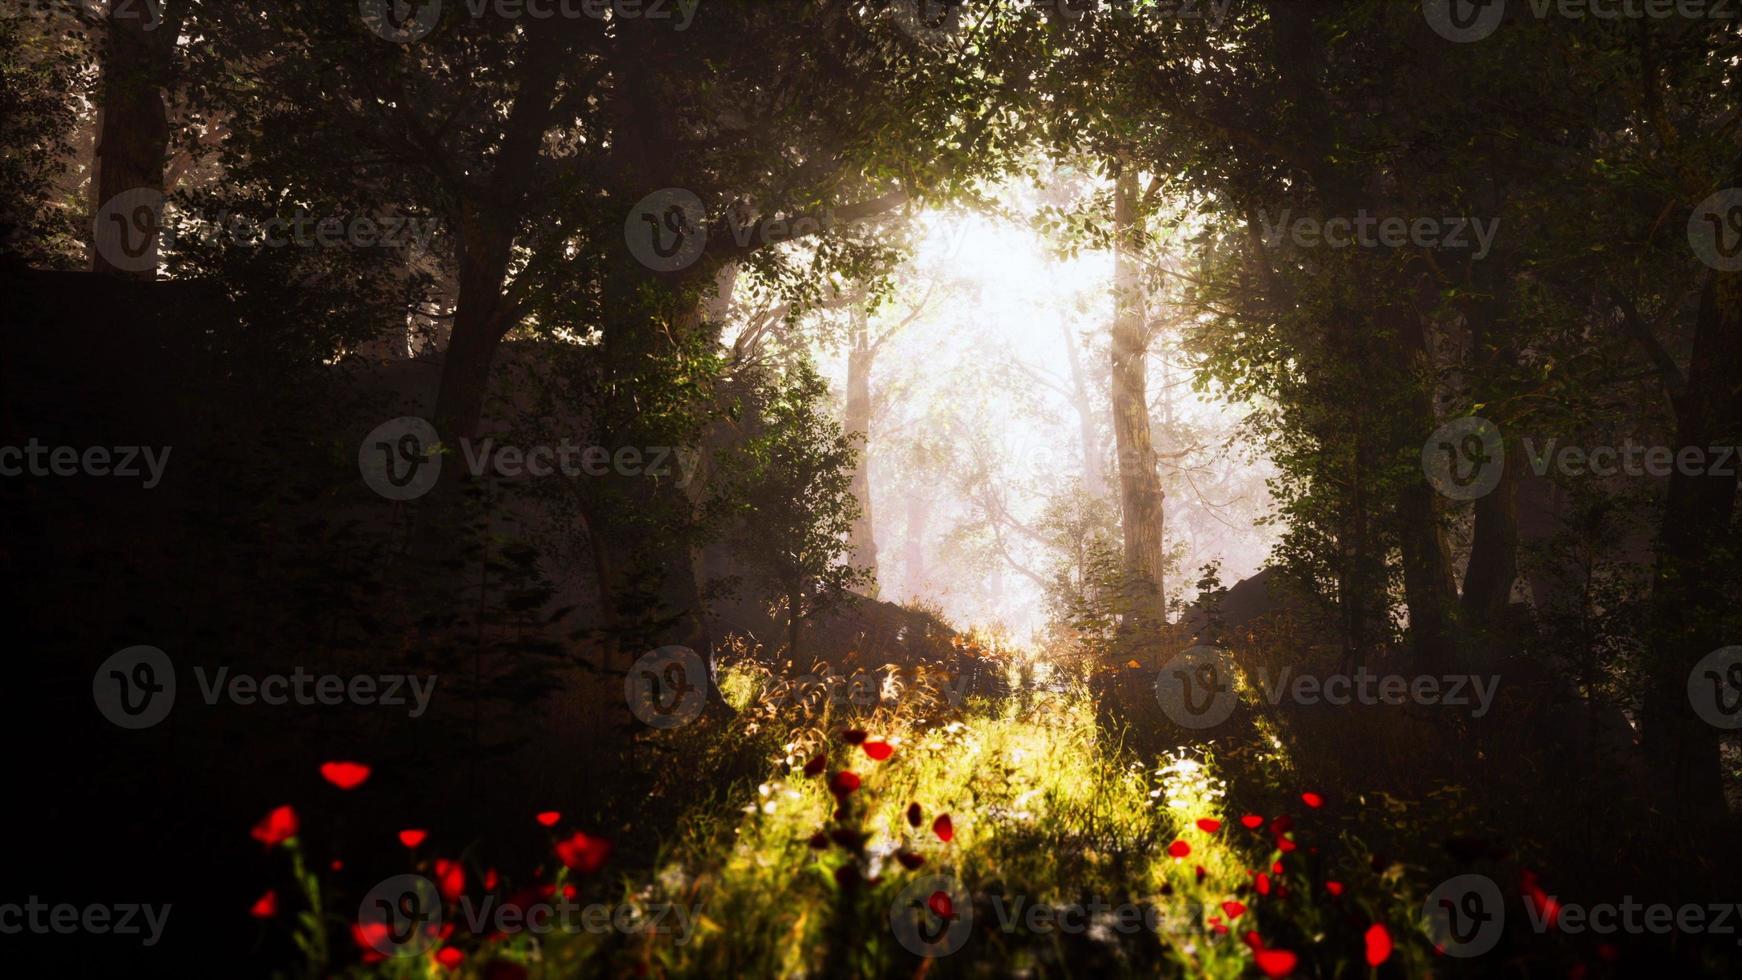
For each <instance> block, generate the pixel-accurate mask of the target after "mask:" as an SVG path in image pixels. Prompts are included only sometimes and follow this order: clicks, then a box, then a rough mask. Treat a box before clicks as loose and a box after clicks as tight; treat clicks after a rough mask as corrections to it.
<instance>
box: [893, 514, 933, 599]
mask: <svg viewBox="0 0 1742 980" xmlns="http://www.w3.org/2000/svg"><path fill="white" fill-rule="evenodd" d="M931 509H932V500H931V498H930V497H928V496H926V495H925V494H923V493H918V492H910V493H909V494H908V495H907V534H906V537H905V539H904V542H903V545H902V552H901V566H902V568H901V571H902V575H903V576H904V578H905V580H906V589H905V591H906V592H907V595H906V598H907V600H908V601H910V602H911V601H912V600H914V599H917V598H919V597H920V596H921V595H923V594H924V590H925V526H926V523H927V522H928V521H929V520H930V519H931Z"/></svg>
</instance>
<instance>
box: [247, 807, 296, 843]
mask: <svg viewBox="0 0 1742 980" xmlns="http://www.w3.org/2000/svg"><path fill="white" fill-rule="evenodd" d="M296 830H297V823H296V811H295V810H293V809H291V808H290V806H289V805H285V806H281V807H279V808H278V809H276V810H273V811H272V812H271V813H268V814H267V815H266V816H264V817H261V818H260V822H259V823H257V824H255V825H254V829H253V830H250V831H249V832H248V835H249V836H250V837H253V838H254V839H255V840H257V841H259V842H260V843H262V844H265V845H266V846H267V847H277V846H278V845H280V844H282V843H284V842H285V841H287V840H289V839H291V838H292V837H295V836H296Z"/></svg>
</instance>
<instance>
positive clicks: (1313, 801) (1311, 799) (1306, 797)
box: [1300, 793, 1325, 810]
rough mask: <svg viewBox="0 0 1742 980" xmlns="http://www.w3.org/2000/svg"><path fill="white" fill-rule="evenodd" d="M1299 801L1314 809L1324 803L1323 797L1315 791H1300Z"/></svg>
mask: <svg viewBox="0 0 1742 980" xmlns="http://www.w3.org/2000/svg"><path fill="white" fill-rule="evenodd" d="M1300 801H1301V802H1302V803H1305V804H1306V805H1307V806H1309V807H1312V808H1313V809H1314V810H1317V809H1318V808H1319V807H1321V806H1324V805H1325V798H1324V797H1322V796H1320V795H1319V794H1317V793H1302V794H1300Z"/></svg>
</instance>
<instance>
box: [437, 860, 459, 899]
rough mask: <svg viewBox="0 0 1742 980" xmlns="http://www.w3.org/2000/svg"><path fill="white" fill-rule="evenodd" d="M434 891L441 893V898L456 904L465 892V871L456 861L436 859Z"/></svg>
mask: <svg viewBox="0 0 1742 980" xmlns="http://www.w3.org/2000/svg"><path fill="white" fill-rule="evenodd" d="M435 874H436V890H438V891H440V892H441V893H442V898H444V899H446V900H448V901H450V902H457V901H459V900H460V896H461V895H463V894H465V891H466V869H465V868H464V867H463V866H462V865H461V864H460V862H458V861H449V860H448V859H446V858H436V862H435Z"/></svg>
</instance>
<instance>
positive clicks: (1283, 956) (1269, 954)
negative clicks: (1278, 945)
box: [1252, 949, 1299, 980]
mask: <svg viewBox="0 0 1742 980" xmlns="http://www.w3.org/2000/svg"><path fill="white" fill-rule="evenodd" d="M1252 958H1253V959H1254V960H1255V961H1257V963H1258V968H1259V969H1260V970H1263V971H1264V975H1265V976H1267V977H1270V978H1271V980H1276V978H1278V977H1286V976H1288V975H1289V974H1290V973H1293V972H1294V966H1295V963H1296V962H1297V961H1298V960H1299V957H1297V956H1295V955H1294V954H1293V953H1291V952H1289V951H1288V950H1286V949H1261V950H1259V951H1258V952H1257V953H1256V954H1254V955H1253V957H1252Z"/></svg>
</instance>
